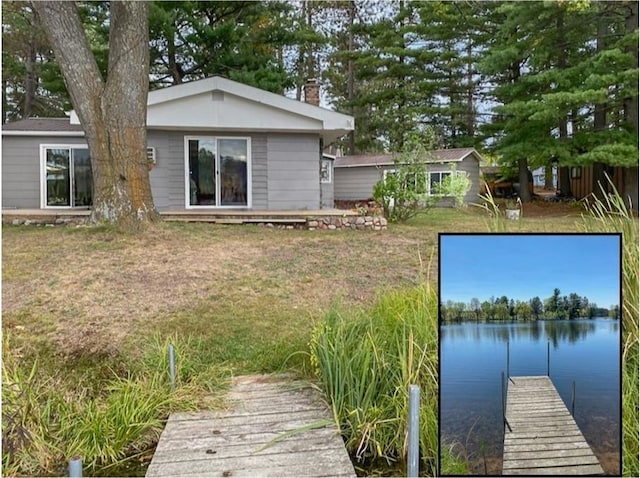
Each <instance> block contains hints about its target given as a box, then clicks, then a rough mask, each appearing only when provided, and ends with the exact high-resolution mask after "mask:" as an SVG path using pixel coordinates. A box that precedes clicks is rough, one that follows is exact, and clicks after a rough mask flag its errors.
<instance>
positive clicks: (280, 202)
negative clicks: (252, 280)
mask: <svg viewBox="0 0 640 478" xmlns="http://www.w3.org/2000/svg"><path fill="white" fill-rule="evenodd" d="M305 98H306V100H307V102H301V101H295V100H292V99H289V98H286V97H284V96H281V95H277V94H274V93H270V92H266V91H263V90H260V89H258V88H254V87H251V86H247V85H244V84H241V83H238V82H235V81H231V80H228V79H226V78H222V77H211V78H207V79H204V80H199V81H194V82H191V83H185V84H182V85H177V86H172V87H169V88H165V89H161V90H156V91H152V92H150V93H149V99H148V110H147V128H148V134H147V146H148V149H147V153H148V156H149V161H150V166H149V167H150V173H149V175H150V179H151V188H152V193H153V197H154V202H155V205H156V207H157V209H158V210H159V211H185V210H205V211H206V210H211V211H214V210H222V209H226V210H234V209H236V210H238V211H252V210H255V211H259V210H264V211H276V210H317V209H321V208H331V207H333V180H334V173H333V157H329V156H324V155H323V154H322V150H323V147H324V146H325V145H329V144H331V143H333V142H334V141H335V140H336V139H338V138H340V137H341V136H343V135H345V134H347V133H348V132H349V131H352V130H353V128H354V119H353V117H351V116H347V115H343V114H340V113H336V112H334V111H330V110H327V109H324V108H320V107H319V106H317V104H318V86H317V84H316V83H315V82H309V83H308V84H307V85H305ZM310 102H312V103H315V104H310ZM91 194H92V179H91V164H90V160H89V151H88V148H87V144H86V141H85V139H84V132H83V131H82V128H81V126H80V122H79V120H78V117H77V115H76V114H75V113H74V112H71V115H70V117H69V118H31V119H27V120H22V121H17V122H15V123H10V124H6V125H4V126H3V128H2V207H3V208H12V209H73V208H87V207H89V206H90V205H91Z"/></svg>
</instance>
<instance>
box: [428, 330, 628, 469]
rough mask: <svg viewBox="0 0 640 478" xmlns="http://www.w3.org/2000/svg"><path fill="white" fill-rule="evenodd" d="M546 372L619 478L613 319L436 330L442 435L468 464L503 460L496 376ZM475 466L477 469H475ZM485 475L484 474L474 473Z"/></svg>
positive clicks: (617, 368) (496, 465)
mask: <svg viewBox="0 0 640 478" xmlns="http://www.w3.org/2000/svg"><path fill="white" fill-rule="evenodd" d="M507 341H508V342H509V350H510V353H509V373H510V375H512V376H518V375H546V374H547V344H548V343H549V369H550V377H551V380H552V381H553V383H554V385H555V386H556V389H557V390H558V392H559V393H560V396H561V397H562V399H563V400H564V402H565V404H567V406H568V408H570V407H571V384H572V381H574V380H575V382H576V401H575V419H576V422H577V424H578V426H579V427H580V429H581V430H582V432H583V434H584V435H585V438H586V439H587V442H589V444H590V445H591V447H592V448H593V450H594V452H595V453H596V455H598V458H599V459H600V461H601V463H603V466H605V471H607V472H608V473H611V474H618V473H619V468H618V462H619V459H620V323H619V321H618V320H611V319H606V318H602V319H592V320H572V321H568V320H553V321H537V322H536V321H531V322H526V323H506V324H504V323H479V324H478V323H463V324H446V325H441V327H440V344H441V349H440V354H441V355H440V393H441V396H440V411H441V420H440V437H441V440H442V442H443V444H450V443H458V444H459V445H462V447H464V449H465V450H466V453H467V455H468V457H469V459H470V462H471V463H476V465H477V464H478V463H479V462H480V461H483V460H482V456H483V455H484V457H485V460H487V459H488V460H489V462H490V463H493V465H491V466H493V467H494V469H493V470H492V469H491V467H489V469H488V472H489V473H490V474H492V473H493V474H495V473H499V471H500V468H499V467H500V466H501V464H500V463H499V461H500V459H501V458H500V457H501V456H502V433H503V430H502V421H501V417H502V405H501V401H500V396H501V386H500V374H501V372H503V371H504V372H505V374H506V369H507ZM477 466H479V465H477ZM475 471H476V472H481V471H483V470H482V469H477V470H475Z"/></svg>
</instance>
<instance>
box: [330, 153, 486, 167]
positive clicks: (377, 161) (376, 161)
mask: <svg viewBox="0 0 640 478" xmlns="http://www.w3.org/2000/svg"><path fill="white" fill-rule="evenodd" d="M470 154H472V155H473V156H474V157H475V158H476V159H477V160H478V161H480V160H481V159H482V157H481V156H480V154H479V153H478V152H477V151H476V150H475V149H474V148H452V149H436V150H433V151H429V155H430V157H429V158H427V159H426V162H428V163H440V162H443V163H451V162H458V161H462V160H463V159H465V158H466V157H467V156H469V155H470ZM398 156H400V153H391V154H377V155H376V154H361V155H354V156H340V157H337V158H336V160H335V162H334V168H356V167H364V166H391V165H393V164H394V159H395V158H397V157H398Z"/></svg>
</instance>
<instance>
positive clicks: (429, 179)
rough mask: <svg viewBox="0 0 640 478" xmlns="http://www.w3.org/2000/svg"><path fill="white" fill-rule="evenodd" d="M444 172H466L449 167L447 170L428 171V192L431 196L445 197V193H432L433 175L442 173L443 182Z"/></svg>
mask: <svg viewBox="0 0 640 478" xmlns="http://www.w3.org/2000/svg"><path fill="white" fill-rule="evenodd" d="M443 173H447V174H456V175H457V174H465V172H464V171H458V170H455V171H452V170H450V169H447V170H446V171H441V170H436V171H427V194H428V195H429V196H436V197H445V195H444V194H436V193H432V192H431V175H432V174H440V183H442V174H443Z"/></svg>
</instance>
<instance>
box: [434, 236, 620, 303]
mask: <svg viewBox="0 0 640 478" xmlns="http://www.w3.org/2000/svg"><path fill="white" fill-rule="evenodd" d="M440 240H441V242H440V268H441V269H440V274H441V275H440V287H441V288H440V298H441V300H442V301H443V302H446V301H447V300H453V301H456V302H458V301H460V302H469V301H470V300H471V299H472V298H473V297H477V298H478V299H480V300H481V301H483V300H486V299H489V298H490V297H491V296H494V297H496V298H497V297H500V296H503V295H506V296H507V297H509V298H510V299H520V300H529V299H531V298H533V297H535V296H538V297H540V298H541V299H543V300H544V299H545V298H547V297H550V296H551V295H552V294H553V289H554V288H555V287H557V288H558V289H560V293H561V295H569V294H570V293H572V292H575V293H577V294H579V295H580V296H581V297H583V296H586V297H587V298H588V299H589V302H592V303H593V302H595V303H596V304H598V305H599V306H600V307H609V306H611V305H616V304H618V302H619V297H620V250H619V244H620V242H619V241H620V239H619V236H613V235H611V236H598V235H495V234H494V235H459V236H456V235H451V236H449V235H443V236H441V238H440ZM521 271H526V273H524V274H523V273H522V272H521Z"/></svg>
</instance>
